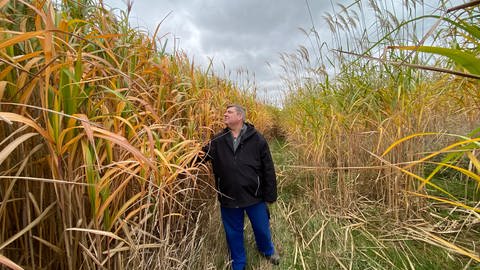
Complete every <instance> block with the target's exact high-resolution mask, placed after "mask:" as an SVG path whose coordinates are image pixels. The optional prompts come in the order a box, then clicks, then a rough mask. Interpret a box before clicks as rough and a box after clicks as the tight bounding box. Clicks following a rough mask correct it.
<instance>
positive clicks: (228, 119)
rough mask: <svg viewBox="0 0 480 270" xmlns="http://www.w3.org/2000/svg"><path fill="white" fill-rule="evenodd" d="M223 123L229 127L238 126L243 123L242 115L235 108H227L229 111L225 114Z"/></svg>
mask: <svg viewBox="0 0 480 270" xmlns="http://www.w3.org/2000/svg"><path fill="white" fill-rule="evenodd" d="M223 122H224V123H225V124H226V125H227V126H230V125H235V124H238V123H240V122H242V115H241V114H240V113H239V112H237V110H236V109H235V107H230V108H227V110H226V111H225V113H224V114H223Z"/></svg>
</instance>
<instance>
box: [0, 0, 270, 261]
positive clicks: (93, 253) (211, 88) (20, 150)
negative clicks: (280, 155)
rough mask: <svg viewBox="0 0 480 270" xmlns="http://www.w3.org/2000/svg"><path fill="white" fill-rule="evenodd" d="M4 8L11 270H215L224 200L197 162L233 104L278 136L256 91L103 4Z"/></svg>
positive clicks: (4, 184)
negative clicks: (215, 211) (215, 238)
mask: <svg viewBox="0 0 480 270" xmlns="http://www.w3.org/2000/svg"><path fill="white" fill-rule="evenodd" d="M0 10H1V12H0V14H1V15H0V16H1V20H0V54H1V57H0V60H1V61H0V126H1V128H0V145H1V148H0V149H2V150H0V178H1V180H0V224H1V225H0V226H1V230H0V255H1V256H0V264H1V265H4V266H8V267H10V268H12V269H22V268H26V269H131V268H142V269H152V268H157V269H208V268H212V267H213V266H212V265H211V262H208V261H206V262H205V263H204V264H202V265H199V264H197V262H198V261H200V259H199V258H201V257H202V256H203V255H204V253H205V252H208V251H207V249H205V248H203V249H202V247H203V245H205V234H204V230H205V228H204V227H202V226H201V225H202V224H204V223H205V222H206V220H208V219H209V218H210V216H209V213H208V208H206V207H207V206H209V205H212V204H213V202H214V198H215V195H214V194H215V192H214V190H213V188H212V183H211V182H210V181H209V177H208V174H206V172H207V170H206V168H205V167H204V166H203V165H198V164H197V163H198V158H197V156H198V153H199V151H200V149H201V146H202V144H203V143H205V142H206V140H207V139H208V138H210V136H211V135H212V134H213V133H214V132H215V131H217V130H218V129H219V128H220V127H221V126H222V123H221V122H219V119H221V115H222V113H223V109H224V107H225V106H226V105H227V104H228V103H233V102H236V103H241V104H244V105H245V106H246V107H247V110H249V111H252V112H254V113H251V114H250V120H251V121H252V122H253V123H255V124H256V125H257V127H258V128H259V129H260V130H262V131H264V132H266V133H268V130H269V129H270V128H271V127H270V124H269V123H270V122H271V121H269V119H270V118H269V117H270V113H269V112H268V110H267V109H266V107H265V106H264V105H262V104H261V103H259V102H257V101H256V99H255V93H254V92H248V93H247V92H245V91H240V90H238V89H237V88H236V86H235V85H234V84H232V83H231V82H229V81H228V80H225V79H221V78H219V77H216V76H215V75H214V74H212V73H211V72H205V71H203V70H201V69H199V68H197V67H195V66H194V65H193V63H190V61H189V59H188V57H187V56H186V55H184V54H183V53H182V52H175V53H173V54H168V53H165V52H164V51H163V49H162V47H159V46H158V44H162V42H163V40H160V39H159V38H158V37H157V35H158V32H157V33H154V34H153V35H148V34H147V33H144V32H142V31H141V29H133V28H131V27H130V26H129V22H128V12H121V13H120V14H119V15H114V14H113V13H112V12H110V11H109V10H107V9H106V8H105V7H104V6H103V5H102V4H101V3H97V2H95V1H87V0H85V1H57V2H52V1H22V0H11V1H1V2H0ZM205 209H207V210H205ZM199 250H200V251H201V250H203V252H199Z"/></svg>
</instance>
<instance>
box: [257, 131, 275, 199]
mask: <svg viewBox="0 0 480 270" xmlns="http://www.w3.org/2000/svg"><path fill="white" fill-rule="evenodd" d="M260 159H261V162H262V176H263V179H262V194H263V199H264V201H265V202H269V203H272V202H275V201H276V200H277V177H276V174H275V166H274V165H273V160H272V155H271V153H270V149H269V147H268V143H267V141H266V140H265V139H264V138H263V137H262V138H261V140H260Z"/></svg>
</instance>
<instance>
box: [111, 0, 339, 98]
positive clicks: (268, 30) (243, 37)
mask: <svg viewBox="0 0 480 270" xmlns="http://www.w3.org/2000/svg"><path fill="white" fill-rule="evenodd" d="M330 2H331V1H326V0H315V1H312V0H309V1H308V5H309V6H310V10H311V13H312V17H313V19H314V22H315V26H316V29H317V31H318V32H320V34H321V35H322V33H324V34H325V35H328V30H327V27H326V26H322V25H321V24H322V16H323V15H324V14H325V12H331V11H332V4H331V3H330ZM332 2H335V3H338V2H340V3H342V2H347V1H332ZM104 3H105V4H107V5H108V6H110V7H114V8H120V9H125V8H126V4H125V1H124V0H104ZM335 7H336V8H338V6H335ZM164 19H165V20H164ZM162 20H164V21H163V23H162V24H161V26H160V35H165V38H168V50H169V51H171V50H172V48H173V44H174V40H176V42H175V43H176V46H177V47H178V48H180V49H181V50H183V51H185V52H186V53H187V55H188V57H189V58H190V59H194V61H195V63H196V64H197V65H202V66H203V67H204V68H206V66H207V64H208V62H209V59H213V63H214V65H215V71H216V72H215V73H216V74H217V75H220V76H225V75H226V76H227V77H229V78H230V79H232V80H237V78H238V76H237V74H238V71H239V70H248V71H249V74H250V77H251V76H252V74H255V81H256V83H257V88H258V89H259V94H260V95H265V93H267V95H268V96H278V94H279V92H278V91H279V90H280V88H281V84H280V79H279V75H280V64H281V61H280V57H279V54H280V53H285V52H293V51H294V50H296V49H297V48H298V47H299V45H303V44H305V43H308V38H307V36H306V35H305V33H303V32H302V31H300V30H299V28H303V29H306V30H309V29H311V26H312V20H311V19H310V15H309V11H308V7H307V2H306V1H305V0H237V1H234V0H224V1H221V0H189V1H185V0H136V1H134V2H133V8H132V11H131V15H130V22H131V24H132V26H134V27H137V26H138V27H140V28H142V29H146V30H148V31H149V32H150V33H153V32H154V30H155V28H156V26H157V25H158V24H159V23H160V22H161V21H162ZM323 23H324V22H323ZM164 40H165V39H164ZM223 66H225V69H226V70H224V69H223ZM229 71H230V72H231V74H230V75H228V72H229ZM225 73H227V74H225ZM245 77H246V76H244V78H245ZM243 81H244V83H245V80H243ZM262 93H263V94H262Z"/></svg>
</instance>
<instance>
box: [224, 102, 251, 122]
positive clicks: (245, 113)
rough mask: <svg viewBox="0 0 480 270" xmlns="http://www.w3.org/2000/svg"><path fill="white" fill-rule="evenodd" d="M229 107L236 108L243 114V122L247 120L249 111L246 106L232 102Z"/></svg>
mask: <svg viewBox="0 0 480 270" xmlns="http://www.w3.org/2000/svg"><path fill="white" fill-rule="evenodd" d="M228 108H235V110H236V111H237V113H239V114H240V115H242V120H243V122H245V121H246V120H247V112H246V111H245V108H243V107H242V106H240V105H238V104H230V105H228V106H227V109H228Z"/></svg>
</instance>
